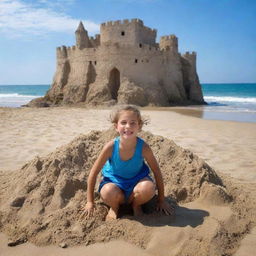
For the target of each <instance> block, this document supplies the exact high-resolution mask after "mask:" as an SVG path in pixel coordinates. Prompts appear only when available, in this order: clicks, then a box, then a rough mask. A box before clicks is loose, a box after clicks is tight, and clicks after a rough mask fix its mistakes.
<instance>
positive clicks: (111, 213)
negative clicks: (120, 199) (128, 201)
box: [105, 208, 117, 221]
mask: <svg viewBox="0 0 256 256" xmlns="http://www.w3.org/2000/svg"><path fill="white" fill-rule="evenodd" d="M116 219H117V211H115V210H113V209H112V208H110V209H109V211H108V214H107V216H106V219H105V220H106V221H110V220H116Z"/></svg>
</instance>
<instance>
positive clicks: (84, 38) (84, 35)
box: [75, 21, 91, 50]
mask: <svg viewBox="0 0 256 256" xmlns="http://www.w3.org/2000/svg"><path fill="white" fill-rule="evenodd" d="M75 33H76V46H77V48H79V49H80V50H82V49H84V48H89V47H90V46H91V44H90V39H89V37H88V32H87V30H85V28H84V25H83V23H82V21H80V23H79V26H78V28H77V30H76V32H75Z"/></svg>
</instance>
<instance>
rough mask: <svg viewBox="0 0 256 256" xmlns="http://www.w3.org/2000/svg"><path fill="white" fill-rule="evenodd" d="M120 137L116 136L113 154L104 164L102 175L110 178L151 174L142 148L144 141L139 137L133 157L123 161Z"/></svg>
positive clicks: (137, 176) (138, 177)
mask: <svg viewBox="0 0 256 256" xmlns="http://www.w3.org/2000/svg"><path fill="white" fill-rule="evenodd" d="M119 143H120V137H117V138H115V140H114V145H113V150H112V156H111V158H109V159H108V161H107V162H106V164H105V165H104V166H103V169H102V175H103V176H104V177H107V178H110V179H112V180H113V179H119V178H120V179H121V180H122V179H136V180H137V179H140V177H145V176H147V175H148V174H149V168H148V166H147V165H146V164H145V162H144V158H143V155H142V149H143V144H144V141H143V140H142V139H141V138H139V137H137V144H136V148H135V152H134V154H133V157H132V158H131V159H129V160H127V161H123V160H122V159H121V157H120V153H119Z"/></svg>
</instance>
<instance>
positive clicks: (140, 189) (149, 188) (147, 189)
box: [134, 179, 155, 195]
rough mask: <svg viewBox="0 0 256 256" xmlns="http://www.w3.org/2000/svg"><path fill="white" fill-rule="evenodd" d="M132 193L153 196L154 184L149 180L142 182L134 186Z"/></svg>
mask: <svg viewBox="0 0 256 256" xmlns="http://www.w3.org/2000/svg"><path fill="white" fill-rule="evenodd" d="M134 192H135V193H136V192H137V193H142V194H145V193H146V194H152V195H154V194H155V184H154V183H153V182H152V181H151V180H148V179H146V180H142V181H140V182H139V183H138V184H137V185H136V187H135V189H134Z"/></svg>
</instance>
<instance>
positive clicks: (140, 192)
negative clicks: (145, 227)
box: [129, 178, 155, 216]
mask: <svg viewBox="0 0 256 256" xmlns="http://www.w3.org/2000/svg"><path fill="white" fill-rule="evenodd" d="M154 195H155V185H154V183H153V182H152V181H151V180H149V179H148V178H144V179H142V180H140V181H139V182H138V183H137V185H136V186H135V187H134V189H133V193H132V194H131V196H130V197H129V203H131V204H132V208H133V213H134V215H135V216H139V215H142V214H143V212H142V209H141V205H142V204H144V203H146V202H148V201H149V200H150V199H152V198H153V196H154Z"/></svg>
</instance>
